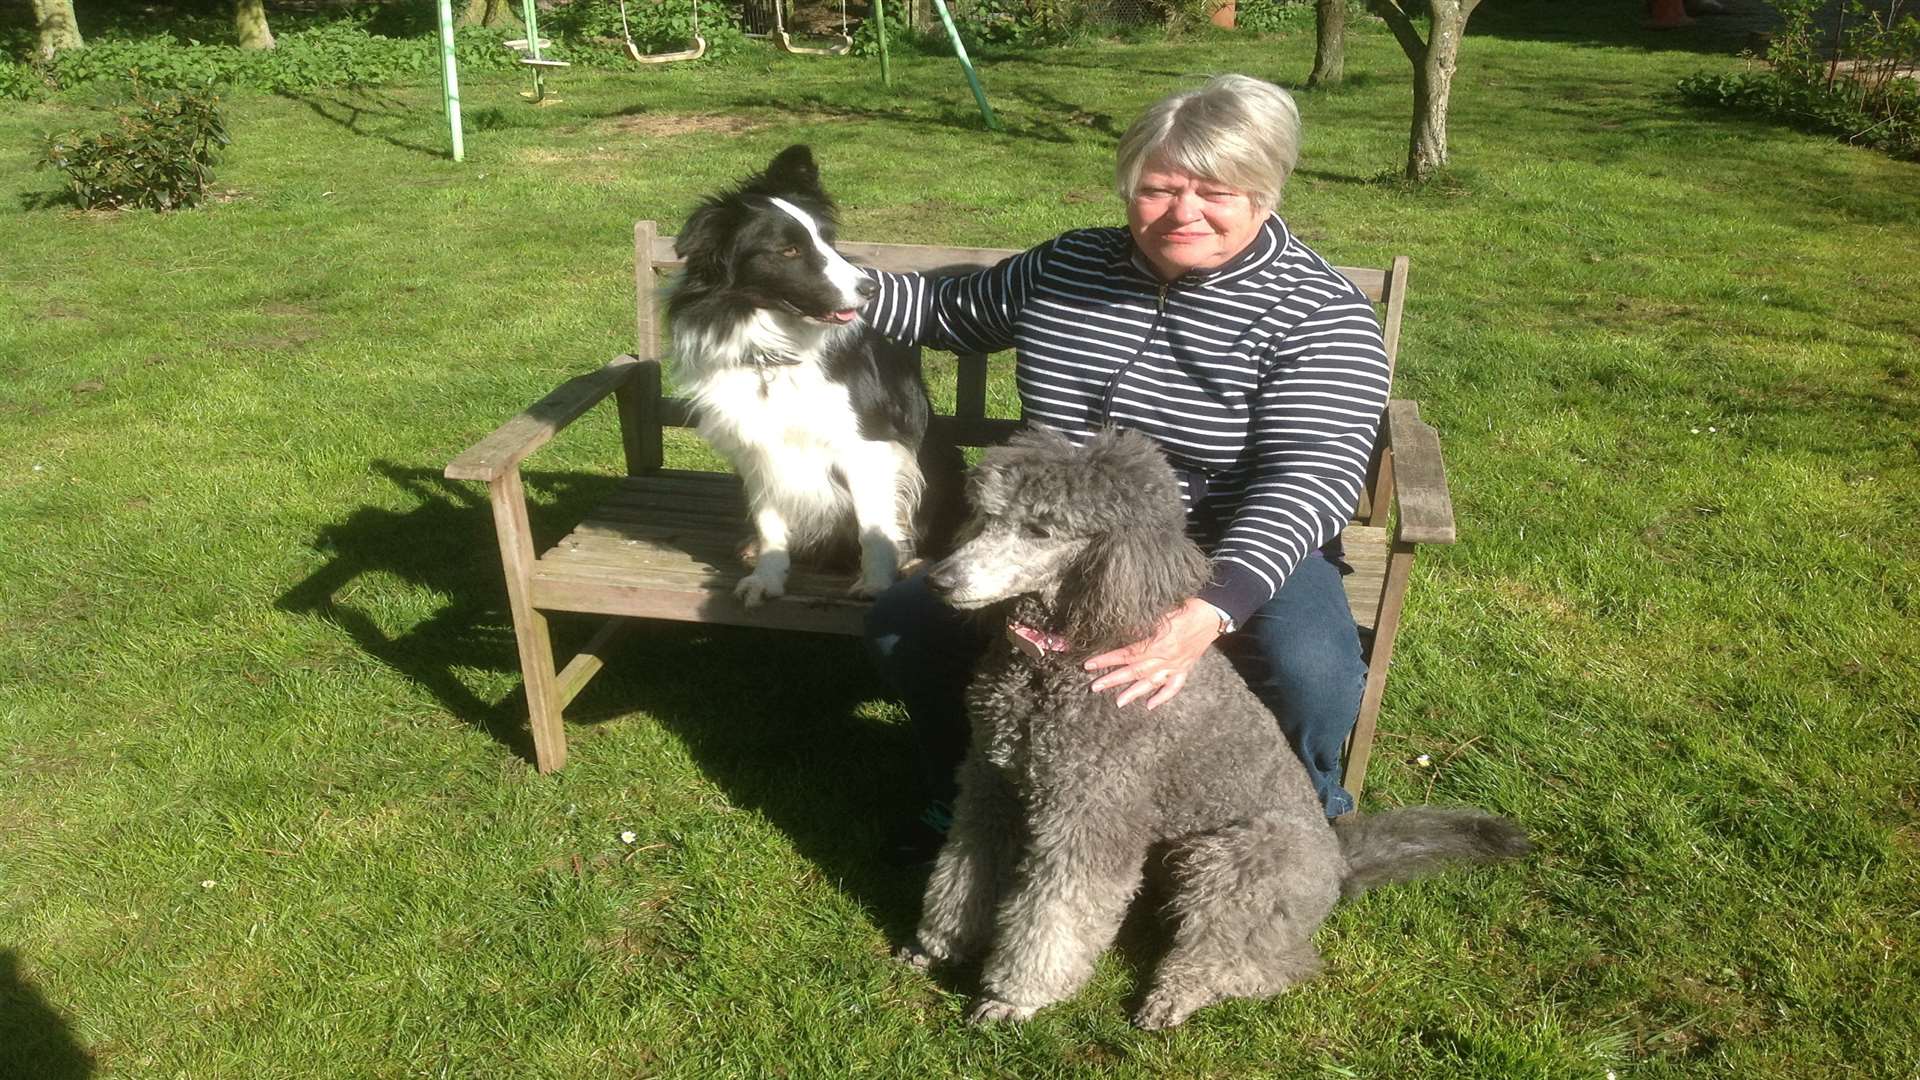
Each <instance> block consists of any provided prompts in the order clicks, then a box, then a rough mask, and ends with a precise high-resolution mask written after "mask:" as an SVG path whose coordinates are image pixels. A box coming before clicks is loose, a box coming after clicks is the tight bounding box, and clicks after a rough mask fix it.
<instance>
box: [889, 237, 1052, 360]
mask: <svg viewBox="0 0 1920 1080" xmlns="http://www.w3.org/2000/svg"><path fill="white" fill-rule="evenodd" d="M1052 246H1053V245H1052V244H1051V243H1047V244H1042V245H1040V246H1039V247H1036V248H1031V249H1029V250H1027V251H1023V252H1021V253H1020V254H1018V255H1014V256H1010V257H1009V258H1006V259H1003V260H1001V261H1000V262H999V263H998V264H997V265H995V266H992V267H989V268H988V269H985V270H981V271H979V272H977V273H973V274H965V275H962V276H959V277H945V278H937V277H931V276H929V275H926V274H895V273H889V272H887V271H884V270H868V271H867V274H868V275H869V276H871V277H872V278H873V280H874V281H875V283H877V284H878V285H879V286H880V291H879V292H877V293H875V294H874V296H873V298H872V299H871V300H869V301H867V304H866V306H865V307H863V308H862V309H861V310H860V314H861V315H862V317H864V318H865V319H866V320H867V322H868V324H869V325H871V326H872V327H873V328H874V329H875V330H878V331H879V332H880V333H881V334H884V335H885V336H887V337H889V338H892V339H893V340H894V341H897V342H900V343H901V344H903V345H925V346H929V347H931V348H935V349H944V350H946V351H948V352H980V353H990V352H999V351H1000V350H1002V349H1009V348H1012V347H1013V326H1014V319H1015V317H1016V316H1017V315H1018V313H1019V310H1020V308H1021V306H1022V305H1023V304H1025V303H1026V298H1027V296H1028V295H1029V294H1030V292H1031V291H1032V286H1033V282H1034V281H1035V279H1036V278H1038V277H1039V276H1040V274H1041V272H1042V271H1043V270H1044V268H1045V266H1046V259H1047V255H1048V252H1049V251H1050V250H1051V248H1052Z"/></svg>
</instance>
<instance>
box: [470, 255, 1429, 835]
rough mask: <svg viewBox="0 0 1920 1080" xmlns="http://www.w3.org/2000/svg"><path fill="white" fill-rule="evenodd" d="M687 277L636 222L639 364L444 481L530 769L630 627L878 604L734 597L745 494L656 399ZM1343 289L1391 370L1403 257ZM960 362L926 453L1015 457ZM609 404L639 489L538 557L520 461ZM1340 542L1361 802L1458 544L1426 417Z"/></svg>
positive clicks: (838, 622) (841, 584)
mask: <svg viewBox="0 0 1920 1080" xmlns="http://www.w3.org/2000/svg"><path fill="white" fill-rule="evenodd" d="M840 248H841V250H842V251H843V252H845V253H846V255H847V256H848V257H849V258H851V259H853V260H854V261H855V262H858V263H864V264H866V265H869V266H874V267H878V268H881V269H885V270H902V271H905V270H921V271H935V270H950V269H952V268H954V267H956V266H968V265H978V266H986V265H991V264H993V263H995V262H998V261H999V260H1000V259H1002V258H1005V257H1006V256H1008V255H1011V254H1013V253H1014V252H1013V251H1012V250H1001V249H996V248H946V247H925V246H919V245H905V244H860V243H843V244H841V245H840ZM680 265H681V264H680V261H679V259H678V258H677V257H676V256H675V255H674V251H673V238H672V237H670V236H661V235H659V234H658V232H657V230H656V228H655V225H654V223H653V222H651V221H642V222H639V223H638V224H637V225H636V226H635V227H634V284H635V293H636V295H637V296H638V298H639V299H638V304H637V326H636V330H637V335H638V336H637V341H638V343H639V351H638V352H637V353H636V354H635V355H630V356H621V357H618V358H616V359H615V360H614V361H613V362H612V363H610V364H608V365H607V366H605V367H603V368H601V369H600V370H598V371H595V372H592V373H590V374H586V375H581V376H579V377H578V378H575V379H572V380H569V381H568V382H567V383H565V384H563V385H562V386H560V387H559V388H558V389H556V390H554V391H553V393H551V394H548V395H547V396H546V397H544V398H542V399H540V400H539V401H537V402H535V403H534V404H533V405H532V406H530V407H528V408H527V410H526V411H525V412H522V413H521V414H519V415H518V416H515V417H514V418H513V419H511V420H508V421H507V422H506V423H505V424H504V425H502V426H501V427H500V428H499V429H498V430H496V431H494V432H493V433H492V434H491V435H488V436H487V437H486V438H484V439H482V440H481V441H480V442H479V443H477V444H475V445H474V446H473V447H472V448H471V449H469V450H467V451H466V452H465V453H463V454H461V455H460V456H459V457H457V458H455V459H454V460H453V461H452V463H450V464H449V465H448V466H447V469H446V475H447V476H448V477H449V478H451V479H455V480H484V481H486V483H487V486H488V489H489V494H490V496H491V500H492V505H493V516H494V525H495V529H496V531H497V533H498V537H499V541H500V560H501V563H502V564H503V566H504V567H505V570H506V578H507V597H508V600H509V603H510V606H511V608H512V616H513V628H514V636H515V638H516V639H517V640H518V643H519V651H520V665H521V670H522V672H523V674H524V676H525V679H526V695H527V703H528V710H529V713H530V721H531V724H532V729H533V745H534V757H535V764H536V765H537V766H538V768H539V769H540V771H541V772H551V771H553V770H555V769H558V768H560V767H561V766H562V765H563V764H565V762H566V755H567V748H566V733H565V730H564V728H563V727H562V711H563V710H564V709H565V708H566V706H567V704H568V703H569V702H571V701H572V700H573V698H574V696H575V695H577V694H578V693H579V692H580V690H581V688H582V687H584V686H585V685H586V684H587V682H588V680H590V679H591V678H593V676H594V674H595V673H596V672H598V671H599V670H600V668H601V667H602V666H603V665H604V664H605V663H606V661H607V658H608V655H609V652H610V649H611V646H612V643H613V640H614V637H615V635H616V634H617V633H618V631H619V630H620V628H621V627H622V625H624V624H625V623H626V621H627V620H629V619H633V618H646V619H672V620H679V621H683V622H704V623H728V624H733V625H738V626H761V627H768V628H773V629H780V630H807V631H814V632H819V633H833V634H859V633H860V630H861V619H862V616H863V615H864V613H865V611H866V606H867V605H866V603H865V602H864V601H858V600H854V599H852V598H850V597H848V596H847V595H846V586H847V580H848V579H847V578H846V576H845V575H843V574H822V573H817V572H816V573H809V572H808V570H807V568H806V567H805V566H796V567H795V569H794V572H793V575H792V577H791V578H790V579H789V580H788V583H787V595H786V597H785V598H783V599H780V600H775V601H771V602H769V603H766V604H763V605H761V606H760V607H757V608H754V609H752V610H749V609H747V608H746V607H745V606H744V605H742V604H741V603H740V602H739V601H738V600H737V599H735V598H734V595H733V586H734V583H735V582H736V581H737V580H738V578H739V577H740V575H741V574H742V573H744V572H745V569H744V567H742V566H741V565H740V561H739V559H738V556H737V552H738V550H739V543H740V541H741V540H742V539H743V538H744V537H745V536H746V535H747V534H748V532H749V527H748V524H747V515H746V505H745V501H744V499H743V497H742V493H741V489H740V485H739V482H738V480H737V479H736V478H735V477H734V476H733V475H732V474H730V473H715V472H705V471H689V470H682V469H669V468H665V467H664V466H663V463H662V444H661V433H662V431H663V429H664V428H667V427H675V426H678V427H687V426H691V423H692V419H693V418H692V415H691V412H690V409H689V408H688V405H687V403H686V402H685V401H683V400H681V399H678V398H673V397H668V396H665V395H663V394H662V392H661V378H660V375H661V367H660V357H659V345H660V331H661V329H662V327H661V322H660V308H659V306H658V304H657V298H658V294H659V289H658V285H659V276H660V275H661V274H663V273H665V272H668V271H672V270H675V269H677V268H678V267H679V266H680ZM1341 273H1343V274H1345V275H1347V277H1349V278H1351V279H1352V280H1353V281H1354V283H1355V284H1356V285H1358V286H1359V287H1360V288H1361V289H1362V290H1364V291H1365V292H1366V294H1367V296H1368V297H1369V298H1370V299H1372V300H1373V301H1374V303H1375V304H1376V305H1378V307H1379V309H1380V314H1381V323H1382V326H1383V328H1384V330H1385V333H1386V346H1387V356H1388V358H1389V360H1391V359H1392V358H1393V357H1394V356H1395V354H1396V353H1397V352H1398V348H1399V343H1400V319H1401V314H1402V311H1403V308H1404V305H1405V303H1406V287H1407V260H1406V258H1405V257H1404V256H1402V257H1400V258H1396V259H1394V260H1393V264H1392V265H1391V266H1389V267H1388V268H1386V269H1384V270H1371V269H1349V268H1345V267H1342V268H1341ZM956 360H957V363H956V365H955V371H956V375H955V379H956V384H955V394H954V402H955V405H954V412H953V415H951V416H946V415H937V416H936V417H935V418H934V425H935V429H934V434H933V435H932V436H931V437H943V436H944V437H947V438H951V439H952V440H953V441H954V442H955V443H957V444H958V445H961V446H990V445H993V444H996V443H999V442H1002V441H1004V440H1005V439H1006V438H1007V436H1008V435H1010V434H1011V433H1012V432H1014V431H1015V430H1017V429H1018V427H1019V422H1018V421H1015V420H1007V419H996V418H992V417H988V416H987V415H986V400H987V358H986V357H985V356H979V355H961V356H959V357H957V358H956ZM930 375H931V372H930ZM609 395H611V396H612V397H613V399H614V402H615V407H616V408H617V410H618V412H619V423H620V432H621V441H622V444H623V446H624V448H625V456H626V474H627V475H626V477H625V478H624V479H623V480H622V481H621V482H620V485H619V488H618V490H617V492H616V493H615V494H614V495H613V496H612V497H611V498H609V499H608V500H607V501H606V502H605V503H604V504H602V505H601V506H599V507H598V508H596V509H595V510H593V511H592V512H591V513H589V514H588V515H587V517H586V519H585V520H584V521H582V522H581V523H580V524H579V525H578V526H577V527H576V528H575V529H574V530H573V531H572V532H570V533H568V534H567V535H566V536H565V537H564V538H563V539H562V540H561V541H560V542H559V543H558V544H555V545H554V546H553V547H552V548H549V549H548V550H547V551H546V552H545V553H544V554H539V555H536V554H535V551H534V543H533V537H532V534H531V532H530V531H529V528H528V523H527V501H526V493H525V489H524V488H523V486H522V484H521V478H520V462H521V460H522V459H523V458H525V457H526V456H527V455H528V454H531V453H532V452H533V451H534V450H536V449H538V448H539V447H540V446H541V445H542V444H544V443H546V442H547V440H549V439H551V438H553V437H554V436H555V435H557V434H559V432H560V431H561V429H563V428H565V427H566V426H567V425H568V424H569V423H571V422H573V420H575V419H576V418H578V417H579V416H580V415H582V414H583V413H585V412H586V411H587V410H588V409H590V408H592V407H593V406H594V405H595V404H597V403H598V402H600V401H602V400H603V399H605V398H607V397H608V396H609ZM936 396H938V395H936ZM1343 539H1344V542H1345V547H1346V554H1347V559H1348V561H1349V562H1351V563H1352V564H1353V567H1354V573H1353V574H1351V575H1349V576H1348V577H1347V578H1346V588H1347V595H1348V598H1349V600H1350V602H1351V603H1352V606H1353V616H1354V619H1355V620H1356V621H1358V622H1359V624H1360V626H1361V628H1362V631H1363V633H1362V641H1363V643H1364V645H1365V646H1366V650H1367V686H1366V692H1365V696H1364V697H1363V698H1362V701H1361V706H1360V715H1359V718H1358V721H1357V723H1356V724H1355V725H1354V730H1353V735H1352V737H1351V738H1350V739H1349V741H1348V746H1347V756H1346V769H1345V784H1346V787H1347V789H1348V790H1349V791H1351V792H1352V793H1353V795H1354V796H1355V797H1356V798H1357V797H1358V796H1359V795H1360V792H1361V789H1362V786H1363V784H1364V782H1365V778H1366V768H1367V757H1368V753H1369V750H1370V748H1371V746H1372V742H1373V731H1374V724H1375V721H1376V719H1377V717H1378V715H1379V712H1380V699H1381V693H1382V691H1383V690H1384V689H1385V687H1386V681H1387V667H1388V664H1389V662H1390V661H1391V660H1392V658H1393V643H1394V638H1395V636H1396V635H1397V633H1398V631H1399V627H1400V609H1401V601H1402V599H1403V598H1404V597H1405V595H1406V588H1407V576H1408V571H1409V570H1410V569H1411V567H1412V565H1413V558H1414V550H1415V546H1416V545H1418V544H1450V543H1452V542H1453V540H1454V529H1453V508H1452V504H1451V502H1450V501H1449V499H1448V496H1447V486H1446V477H1445V472H1444V470H1443V467H1442V464H1441V458H1440V442H1439V438H1438V436H1437V435H1436V434H1435V432H1434V430H1433V429H1432V428H1431V427H1428V426H1427V425H1426V424H1423V423H1421V422H1420V412H1419V408H1418V406H1416V405H1415V404H1414V403H1413V402H1411V401H1393V402H1392V403H1390V404H1389V405H1388V407H1387V415H1386V417H1385V419H1384V423H1383V425H1382V429H1381V434H1380V439H1379V444H1378V447H1377V449H1376V451H1375V455H1374V462H1373V465H1372V467H1371V469H1370V475H1369V478H1368V484H1367V491H1366V493H1365V495H1364V496H1363V498H1362V500H1361V504H1360V509H1359V512H1358V514H1357V515H1356V516H1355V518H1354V521H1353V523H1352V524H1351V525H1349V526H1348V527H1347V529H1346V532H1345V533H1344V534H1343ZM550 612H577V613H585V614H593V615H603V616H613V618H612V619H610V620H609V621H608V622H606V623H605V624H604V625H603V626H601V627H600V629H599V631H598V632H597V633H595V634H594V635H593V637H592V638H591V639H590V640H589V641H588V643H587V644H586V646H585V647H584V648H583V649H582V650H581V652H580V653H579V654H578V655H577V656H575V657H573V658H572V660H571V661H569V662H568V663H567V664H566V665H565V666H564V667H560V668H558V669H556V666H555V662H554V654H553V645H552V640H551V638H550V635H549V633H548V621H547V615H548V613H550Z"/></svg>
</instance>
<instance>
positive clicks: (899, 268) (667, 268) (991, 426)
mask: <svg viewBox="0 0 1920 1080" xmlns="http://www.w3.org/2000/svg"><path fill="white" fill-rule="evenodd" d="M633 241H634V244H633V247H634V259H633V273H634V285H635V288H634V294H635V297H636V304H635V308H636V311H635V316H634V324H635V325H634V330H635V332H636V333H637V334H638V335H639V339H640V340H639V342H638V343H637V349H636V351H635V355H636V356H639V357H641V358H642V359H651V358H654V357H657V356H659V355H660V348H659V340H660V338H659V333H660V329H661V325H662V321H661V319H660V315H659V304H660V301H661V285H662V284H663V282H662V280H661V279H662V276H663V275H666V274H670V273H672V272H674V271H677V270H679V269H681V268H682V267H684V266H685V265H686V260H684V259H682V258H680V256H679V255H678V254H676V253H675V252H674V250H673V241H674V238H673V237H671V236H663V235H661V233H660V231H659V226H658V225H657V224H656V223H654V222H652V221H641V222H637V223H636V224H635V225H634V228H633ZM836 246H837V247H838V248H839V249H840V252H841V253H842V254H844V255H845V256H847V258H849V259H851V260H852V261H854V262H856V263H859V264H862V265H865V266H871V267H875V268H877V269H880V270H891V271H896V272H901V273H907V272H916V271H917V272H922V273H942V272H945V273H956V272H965V271H968V270H973V269H983V268H985V267H989V266H992V265H993V264H995V263H997V262H999V261H1000V260H1002V259H1005V258H1007V257H1008V256H1011V255H1017V254H1019V253H1020V252H1021V251H1022V250H1023V249H1021V248H984V247H942V246H938V245H930V244H870V243H862V242H859V241H853V240H843V241H840V242H839V243H838V244H837V245H836ZM1335 269H1337V270H1339V271H1340V273H1342V274H1344V275H1346V277H1347V279H1348V280H1350V281H1352V282H1353V283H1354V285H1356V286H1358V287H1359V289H1360V291H1361V292H1362V293H1364V294H1366V297H1367V299H1368V300H1370V301H1372V302H1373V303H1374V304H1375V305H1376V306H1377V307H1378V308H1379V309H1380V321H1381V330H1382V332H1383V333H1384V335H1385V339H1386V348H1387V363H1388V365H1389V368H1388V370H1389V375H1391V372H1392V365H1393V364H1394V362H1395V360H1396V359H1397V357H1398V355H1399V351H1400V319H1401V315H1402V312H1403V309H1404V307H1405V304H1406V284H1407V258H1406V256H1404V255H1402V256H1399V257H1397V258H1395V259H1394V260H1393V264H1392V265H1391V266H1389V267H1387V268H1386V269H1384V270H1382V269H1377V268H1373V267H1356V266H1339V267H1335ZM957 360H958V370H957V375H956V378H957V383H956V385H955V387H954V415H953V416H951V417H944V418H936V423H939V424H941V425H942V426H945V427H946V428H947V429H948V431H949V432H950V433H951V435H952V436H953V438H954V440H955V441H956V442H958V443H959V444H960V445H962V446H991V445H994V444H995V443H999V442H1003V441H1005V439H1006V437H1007V435H1009V434H1011V433H1012V432H1013V431H1015V430H1017V429H1018V428H1019V423H1018V422H1017V421H1014V420H1005V419H996V418H994V417H989V416H987V415H986V404H987V358H986V357H985V356H983V355H979V354H962V355H960V356H958V357H957ZM661 406H662V407H661V411H660V414H661V422H662V423H665V424H667V425H669V426H673V427H689V426H692V415H691V410H689V409H688V408H687V405H686V402H684V401H682V400H680V399H677V398H668V399H666V400H664V401H663V402H662V403H661ZM1381 469H1382V463H1381V462H1380V460H1378V459H1376V460H1375V462H1374V466H1373V468H1372V469H1371V470H1370V476H1369V480H1370V482H1369V484H1368V488H1369V490H1370V491H1373V490H1377V487H1378V480H1379V478H1380V476H1381ZM1370 503H1371V500H1370V499H1369V500H1367V501H1365V502H1363V504H1362V507H1361V509H1362V515H1361V516H1362V518H1363V519H1364V518H1366V517H1367V516H1368V514H1367V512H1368V510H1369V508H1370Z"/></svg>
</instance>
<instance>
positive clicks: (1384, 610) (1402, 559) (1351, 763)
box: [1340, 540, 1414, 803]
mask: <svg viewBox="0 0 1920 1080" xmlns="http://www.w3.org/2000/svg"><path fill="white" fill-rule="evenodd" d="M1413 551H1414V547H1413V545H1412V544H1409V543H1406V542H1405V541H1402V540H1395V541H1394V542H1393V550H1392V551H1391V552H1390V553H1389V554H1388V555H1387V580H1386V583H1385V586H1384V587H1383V588H1382V589H1381V590H1380V608H1379V614H1378V616H1377V617H1376V618H1375V619H1374V624H1373V648H1372V650H1371V654H1370V655H1369V656H1368V657H1367V688H1366V690H1365V691H1364V692H1363V693H1362V694H1361V695H1360V715H1359V717H1358V718H1357V719H1356V720H1355V721H1354V723H1353V734H1352V735H1349V736H1348V737H1347V766H1346V769H1345V770H1344V771H1343V772H1342V773H1341V777H1340V786H1341V787H1344V788H1346V789H1347V792H1348V794H1350V795H1352V796H1353V801H1354V802H1355V803H1358V802H1359V801H1360V792H1361V791H1362V790H1364V789H1365V787H1366V783H1367V760H1368V759H1369V758H1371V757H1372V756H1373V730H1374V726H1375V725H1376V724H1377V723H1378V722H1379V720H1380V699H1381V697H1382V696H1383V695H1384V694H1385V693H1386V689H1387V666H1388V665H1389V664H1391V663H1393V639H1394V638H1395V637H1396V636H1397V635H1398V634H1399V632H1400V609H1401V607H1402V606H1403V605H1404V603H1405V601H1406V598H1407V577H1408V575H1409V573H1410V572H1411V571H1412V570H1413Z"/></svg>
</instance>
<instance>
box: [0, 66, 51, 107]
mask: <svg viewBox="0 0 1920 1080" xmlns="http://www.w3.org/2000/svg"><path fill="white" fill-rule="evenodd" d="M46 90H47V81H46V80H45V79H44V78H42V77H41V76H40V73H39V72H38V71H36V70H34V68H33V65H31V64H16V63H14V62H12V61H11V60H0V101H29V100H32V99H33V98H37V97H39V96H40V95H41V94H44V93H45V92H46Z"/></svg>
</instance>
